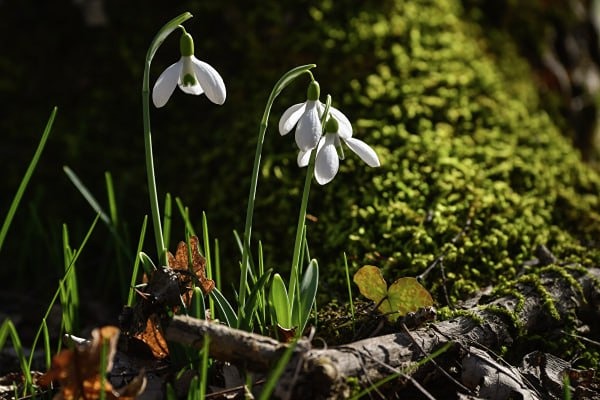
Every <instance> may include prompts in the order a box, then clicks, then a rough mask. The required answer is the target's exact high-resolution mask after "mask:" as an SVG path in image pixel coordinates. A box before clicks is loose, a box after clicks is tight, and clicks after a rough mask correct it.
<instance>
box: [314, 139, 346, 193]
mask: <svg viewBox="0 0 600 400" xmlns="http://www.w3.org/2000/svg"><path fill="white" fill-rule="evenodd" d="M320 147H321V146H320ZM339 167H340V159H339V158H338V154H337V151H336V150H335V134H331V133H328V134H326V135H325V141H324V144H323V146H322V147H321V148H320V149H319V151H318V153H317V159H316V160H315V179H316V180H317V183H318V184H319V185H325V184H327V183H329V182H331V180H332V179H333V178H334V177H335V174H337V172H338V169H339Z"/></svg>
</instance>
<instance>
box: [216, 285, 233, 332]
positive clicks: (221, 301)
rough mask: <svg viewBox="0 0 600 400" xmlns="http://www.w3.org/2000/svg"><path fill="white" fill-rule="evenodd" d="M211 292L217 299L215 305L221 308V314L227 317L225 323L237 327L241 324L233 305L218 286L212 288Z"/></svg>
mask: <svg viewBox="0 0 600 400" xmlns="http://www.w3.org/2000/svg"><path fill="white" fill-rule="evenodd" d="M210 294H211V296H212V298H213V299H214V300H215V303H216V304H215V306H216V307H217V308H218V309H219V313H220V315H221V316H222V317H223V318H225V323H226V324H227V326H229V327H230V328H237V327H238V326H239V324H238V318H237V315H236V313H235V311H233V307H231V304H229V302H228V301H227V299H226V298H225V296H223V294H222V293H221V292H220V291H219V290H218V289H217V288H214V289H213V290H211V292H210Z"/></svg>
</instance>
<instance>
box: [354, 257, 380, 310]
mask: <svg viewBox="0 0 600 400" xmlns="http://www.w3.org/2000/svg"><path fill="white" fill-rule="evenodd" d="M353 281H354V283H356V286H358V290H360V293H361V294H362V295H363V296H365V297H366V298H367V299H369V300H373V301H374V302H375V303H379V302H380V301H381V300H382V299H383V298H384V297H386V296H387V283H386V282H385V279H383V275H381V270H380V269H379V268H377V267H375V266H373V265H365V266H364V267H362V268H361V269H359V270H358V271H356V273H355V274H354V278H353Z"/></svg>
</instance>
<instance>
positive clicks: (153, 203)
mask: <svg viewBox="0 0 600 400" xmlns="http://www.w3.org/2000/svg"><path fill="white" fill-rule="evenodd" d="M190 18H192V14H190V13H189V12H185V13H183V14H181V15H179V16H177V17H175V18H173V19H172V20H171V21H169V22H167V23H166V24H165V25H164V26H163V27H162V28H161V29H160V30H159V31H158V33H157V34H156V36H155V37H154V39H153V40H152V43H151V44H150V47H149V48H148V53H146V63H145V68H144V78H143V82H142V118H143V120H144V147H145V153H146V174H147V178H148V194H149V196H150V210H151V212H152V223H153V225H154V238H155V240H156V252H157V254H158V258H159V262H160V264H161V265H167V250H166V248H165V242H164V237H163V233H162V226H161V220H160V210H159V205H158V194H157V190H156V174H155V173H154V157H153V155H152V133H151V131H150V64H151V63H152V59H153V58H154V55H155V54H156V51H157V50H158V48H159V47H160V45H161V44H162V43H163V42H164V40H165V39H166V38H167V36H169V34H171V32H173V31H174V30H175V29H177V28H178V27H179V25H181V24H182V23H183V22H185V21H187V20H188V19H190Z"/></svg>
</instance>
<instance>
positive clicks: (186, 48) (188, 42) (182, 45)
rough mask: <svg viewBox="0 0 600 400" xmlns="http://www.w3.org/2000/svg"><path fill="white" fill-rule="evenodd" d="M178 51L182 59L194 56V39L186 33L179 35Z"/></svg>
mask: <svg viewBox="0 0 600 400" xmlns="http://www.w3.org/2000/svg"><path fill="white" fill-rule="evenodd" d="M179 51H180V52H181V55H182V56H184V57H189V56H193V55H194V39H193V38H192V35H190V34H189V33H187V32H185V33H184V34H182V35H181V38H179Z"/></svg>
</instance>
